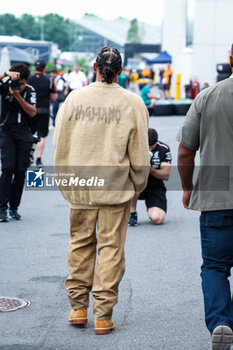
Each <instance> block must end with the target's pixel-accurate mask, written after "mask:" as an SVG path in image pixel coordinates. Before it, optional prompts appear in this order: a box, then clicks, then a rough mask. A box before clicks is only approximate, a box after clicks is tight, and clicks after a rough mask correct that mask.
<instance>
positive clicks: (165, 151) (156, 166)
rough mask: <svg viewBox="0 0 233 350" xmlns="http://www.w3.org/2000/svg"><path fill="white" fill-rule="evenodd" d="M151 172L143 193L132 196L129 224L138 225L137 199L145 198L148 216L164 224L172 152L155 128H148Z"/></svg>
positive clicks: (156, 223)
mask: <svg viewBox="0 0 233 350" xmlns="http://www.w3.org/2000/svg"><path fill="white" fill-rule="evenodd" d="M148 138H149V154H150V164H151V167H150V174H149V177H148V183H147V186H146V188H145V190H144V191H143V192H142V193H140V194H139V193H136V194H135V196H134V197H133V198H132V202H131V212H130V218H129V224H128V225H129V226H137V225H138V221H137V211H136V206H137V200H138V199H143V200H145V203H146V207H147V212H148V216H149V218H150V219H151V221H152V223H153V224H155V225H160V224H162V222H163V220H164V218H165V215H166V211H167V198H166V187H165V185H164V182H163V181H164V180H165V181H167V180H168V179H169V176H170V171H171V161H172V157H171V152H170V148H169V146H168V145H166V144H165V143H163V142H161V141H158V133H157V131H156V130H155V129H149V130H148Z"/></svg>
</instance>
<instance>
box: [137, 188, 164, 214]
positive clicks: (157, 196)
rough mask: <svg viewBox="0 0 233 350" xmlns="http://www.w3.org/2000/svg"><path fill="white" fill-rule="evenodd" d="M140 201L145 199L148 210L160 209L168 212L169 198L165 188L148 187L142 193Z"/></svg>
mask: <svg viewBox="0 0 233 350" xmlns="http://www.w3.org/2000/svg"><path fill="white" fill-rule="evenodd" d="M138 199H144V200H145V203H146V207H147V209H149V208H152V207H158V208H160V209H162V210H164V211H165V213H166V212H167V198H166V189H165V188H156V189H151V188H149V187H148V186H147V187H146V188H145V190H144V191H143V192H141V193H140V196H139V198H138Z"/></svg>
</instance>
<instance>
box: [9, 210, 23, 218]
mask: <svg viewBox="0 0 233 350" xmlns="http://www.w3.org/2000/svg"><path fill="white" fill-rule="evenodd" d="M9 214H10V217H11V218H12V219H14V220H22V216H21V215H20V214H19V213H18V212H17V210H16V209H12V210H11V209H10V210H9Z"/></svg>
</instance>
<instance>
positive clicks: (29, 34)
mask: <svg viewBox="0 0 233 350" xmlns="http://www.w3.org/2000/svg"><path fill="white" fill-rule="evenodd" d="M19 20H20V36H22V37H23V38H27V39H31V40H39V39H40V23H38V22H36V19H35V17H33V16H32V15H28V14H26V13H25V14H23V15H22V16H21V17H20V18H19Z"/></svg>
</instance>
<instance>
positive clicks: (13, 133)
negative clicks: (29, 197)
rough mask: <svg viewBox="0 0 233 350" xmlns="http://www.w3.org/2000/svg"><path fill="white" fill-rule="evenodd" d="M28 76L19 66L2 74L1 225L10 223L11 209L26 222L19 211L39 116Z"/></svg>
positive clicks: (23, 67) (15, 216)
mask: <svg viewBox="0 0 233 350" xmlns="http://www.w3.org/2000/svg"><path fill="white" fill-rule="evenodd" d="M28 76H29V69H28V67H27V66H26V65H24V64H15V65H13V66H12V67H11V68H10V70H9V71H8V72H6V73H4V74H0V95H1V101H2V102H1V118H0V148H1V163H2V174H1V177H0V222H1V221H8V213H7V210H8V205H9V209H10V211H9V213H10V216H11V217H12V218H13V219H16V220H20V219H21V218H22V217H21V215H20V214H19V213H18V211H17V210H18V206H19V204H20V200H21V196H22V192H23V186H24V179H25V172H26V169H27V167H28V166H29V164H30V151H31V146H32V141H33V138H32V129H31V119H32V117H34V116H35V114H36V107H35V105H36V93H35V90H34V89H33V88H32V87H29V86H28V85H27V84H26V81H27V78H28ZM4 77H9V79H7V78H6V79H4ZM3 79H4V81H3ZM5 80H6V81H5Z"/></svg>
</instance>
